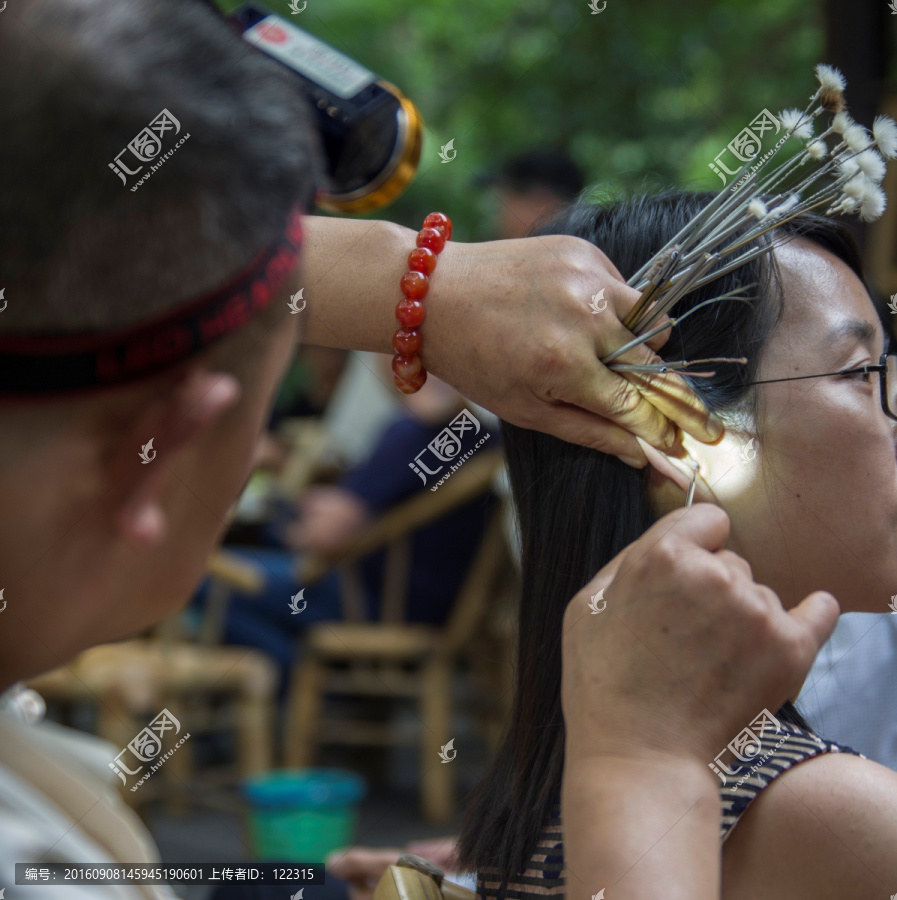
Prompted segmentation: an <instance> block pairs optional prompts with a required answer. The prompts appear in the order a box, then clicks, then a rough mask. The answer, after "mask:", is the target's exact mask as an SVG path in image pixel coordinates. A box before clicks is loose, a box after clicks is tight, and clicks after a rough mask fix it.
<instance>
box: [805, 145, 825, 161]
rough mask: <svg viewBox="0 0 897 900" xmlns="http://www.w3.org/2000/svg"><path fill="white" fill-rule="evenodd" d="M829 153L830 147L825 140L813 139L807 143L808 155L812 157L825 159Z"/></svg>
mask: <svg viewBox="0 0 897 900" xmlns="http://www.w3.org/2000/svg"><path fill="white" fill-rule="evenodd" d="M827 155H828V147H826V146H825V141H811V142H810V143H809V144H807V156H809V157H810V159H817V160H818V159H825V157H826V156H827Z"/></svg>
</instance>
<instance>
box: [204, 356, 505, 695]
mask: <svg viewBox="0 0 897 900" xmlns="http://www.w3.org/2000/svg"><path fill="white" fill-rule="evenodd" d="M385 363H386V364H385V365H384V366H383V368H384V373H383V374H384V375H385V374H386V373H387V372H388V371H389V362H388V360H386V361H385ZM465 404H466V401H465V400H464V398H463V397H462V396H461V395H460V394H459V393H458V392H457V391H455V390H454V389H453V388H451V387H450V386H449V385H447V384H445V383H444V382H442V381H440V380H439V379H438V378H429V379H428V380H427V383H426V384H425V385H424V387H423V388H422V389H421V390H420V391H418V392H417V393H416V394H411V395H408V396H406V397H404V398H403V405H402V406H401V407H400V408H399V411H398V412H397V413H396V415H395V416H394V418H393V419H392V421H391V422H389V423H388V424H387V426H386V427H385V429H383V431H382V433H381V434H380V436H379V438H378V439H377V440H376V441H375V443H374V446H373V448H372V449H371V452H370V454H369V456H368V458H367V459H366V460H364V461H363V462H362V463H361V464H359V465H357V466H355V467H353V468H352V469H351V470H349V471H348V472H346V473H345V474H344V475H343V476H342V477H341V478H340V479H339V482H338V483H337V484H332V485H316V486H312V487H310V488H308V489H307V490H306V491H304V492H303V494H302V495H301V496H300V497H299V498H298V499H297V501H296V504H295V509H294V510H289V511H287V512H286V516H285V520H284V521H281V522H280V524H279V526H277V527H275V528H274V529H272V530H273V531H274V532H275V533H277V532H279V533H280V539H279V540H277V539H275V540H274V542H273V543H274V546H271V547H264V548H261V547H240V546H233V545H229V548H228V549H229V550H231V551H233V552H234V553H236V554H237V555H238V556H240V557H241V558H242V559H243V560H245V561H247V562H249V563H252V564H254V565H255V566H257V567H258V568H259V569H260V570H261V572H262V574H263V575H264V578H265V587H264V589H263V591H262V592H261V593H260V594H242V593H240V592H235V593H234V594H233V595H232V596H231V598H230V600H229V603H228V609H227V618H226V623H225V633H224V639H225V641H227V642H228V643H232V644H239V645H243V646H249V647H256V648H258V649H260V650H263V651H264V652H265V653H267V654H268V655H269V656H271V657H272V658H273V659H274V660H275V661H276V662H277V663H278V665H279V667H280V670H281V676H282V678H281V692H282V693H283V691H285V690H286V687H287V682H288V677H287V676H288V673H289V670H290V668H291V666H292V665H293V664H294V663H295V662H296V651H297V637H298V636H299V635H300V634H301V633H302V632H303V631H304V630H305V629H306V628H307V627H308V626H309V625H311V624H313V623H317V622H323V621H333V620H339V619H342V618H343V604H342V594H343V584H342V581H343V579H342V577H341V575H340V574H339V573H337V572H330V573H328V574H327V575H325V576H324V577H323V578H321V579H320V580H318V581H316V582H314V583H313V584H311V585H308V586H306V585H304V584H303V583H302V575H301V573H302V564H303V561H304V559H305V558H306V556H307V555H308V554H319V555H326V556H331V555H334V554H339V553H340V551H343V550H348V549H350V548H351V546H352V544H353V543H354V542H355V541H356V540H357V539H358V538H359V537H361V535H363V534H364V533H365V531H366V530H367V529H368V528H369V527H370V525H371V523H372V522H373V521H374V520H375V519H376V518H377V517H378V516H381V515H383V514H384V513H386V512H387V511H388V510H390V509H392V508H394V507H395V506H397V505H399V504H400V503H402V502H403V501H405V500H407V499H408V498H409V497H411V496H413V495H414V494H417V493H420V492H422V491H426V490H429V489H430V488H432V487H433V485H434V484H435V481H433V482H432V483H430V482H424V481H422V480H421V477H420V476H419V475H417V474H415V472H414V471H413V470H412V468H411V465H410V464H411V463H412V462H413V460H414V458H415V457H416V456H417V455H418V454H420V453H421V451H422V450H424V449H425V448H426V447H427V445H428V444H429V442H430V441H432V440H433V439H434V438H435V437H436V436H437V435H438V434H439V433H440V432H441V431H442V430H443V429H444V428H445V427H446V425H447V424H448V423H449V421H451V420H452V419H453V418H454V417H455V416H456V415H457V414H458V413H460V412H461V411H462V410H463V409H464V408H465ZM488 432H489V429H488V426H487V425H486V424H485V423H484V424H483V425H482V432H481V433H480V436H481V437H485V433H488ZM498 446H499V439H498V434H497V432H496V433H495V434H492V436H491V437H490V438H489V439H488V440H487V441H486V443H485V444H484V445H483V449H497V448H498ZM464 449H465V450H466V449H468V448H467V447H466V446H465V448H464ZM492 507H493V498H492V497H491V495H490V496H486V497H483V496H480V497H476V498H474V499H473V500H470V501H468V502H467V503H465V504H463V505H462V506H460V507H458V508H456V509H452V510H450V511H448V512H447V513H445V514H444V515H442V516H441V517H439V518H438V519H436V520H435V521H433V522H430V523H429V524H427V525H424V526H423V527H421V528H419V529H418V530H417V531H416V532H415V533H414V535H413V537H412V540H411V561H410V565H409V576H408V594H407V597H408V605H407V609H406V618H407V621H409V622H421V623H427V624H432V625H440V624H442V623H443V622H445V620H446V619H447V617H448V614H449V611H450V609H451V605H452V603H453V601H454V599H455V597H456V596H457V593H458V591H459V590H460V588H461V583H462V581H463V579H464V577H465V575H466V574H467V570H468V568H469V567H470V564H471V562H472V561H473V557H474V555H475V553H476V551H477V549H478V547H479V544H480V541H481V539H482V537H483V533H484V530H485V527H486V522H487V521H488V517H489V514H490V512H491V510H492ZM290 519H292V521H290ZM385 562H386V554H385V552H383V551H377V552H375V553H372V554H371V555H369V556H368V557H366V558H365V559H363V560H361V561H360V564H359V574H360V577H361V583H362V588H363V590H364V594H365V597H364V602H365V613H366V615H367V617H368V619H369V620H371V621H375V620H377V619H378V618H379V615H380V604H381V601H382V599H383V598H382V596H381V594H382V588H383V576H384V567H385ZM299 591H302V595H301V598H302V600H301V601H300V600H297V604H298V605H300V606H301V607H302V612H301V614H296V612H295V608H294V606H292V605H291V598H292V597H293V596H295V595H296V594H298V592H299ZM203 593H204V592H203V591H201V592H200V601H201V599H202V595H203ZM302 601H304V604H303V603H302Z"/></svg>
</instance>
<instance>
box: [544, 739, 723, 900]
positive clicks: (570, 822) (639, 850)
mask: <svg viewBox="0 0 897 900" xmlns="http://www.w3.org/2000/svg"><path fill="white" fill-rule="evenodd" d="M561 804H562V818H563V823H564V862H565V866H566V872H565V875H566V881H567V885H566V895H567V900H591V898H592V897H593V896H594V895H595V894H600V892H601V890H602V888H605V889H607V892H608V900H656V898H657V897H661V896H662V897H664V898H665V900H719V895H720V845H719V829H720V801H719V792H718V790H717V787H716V785H715V779H714V778H713V775H712V774H711V773H710V771H709V770H708V769H707V768H706V767H702V766H701V765H700V763H693V762H691V761H676V760H673V759H670V760H664V759H663V758H661V757H658V759H657V760H653V759H652V760H648V761H641V760H630V759H619V760H618V759H605V758H584V759H583V758H580V759H576V758H570V757H569V756H568V759H567V761H566V763H565V768H564V782H563V791H562V798H561ZM601 896H603V895H601Z"/></svg>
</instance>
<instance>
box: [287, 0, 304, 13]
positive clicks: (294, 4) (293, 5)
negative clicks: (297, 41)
mask: <svg viewBox="0 0 897 900" xmlns="http://www.w3.org/2000/svg"><path fill="white" fill-rule="evenodd" d="M306 6H308V0H304V2H303V4H302V6H300V5H299V0H290V15H293V16H298V15H299V13H301V12H305V7H306Z"/></svg>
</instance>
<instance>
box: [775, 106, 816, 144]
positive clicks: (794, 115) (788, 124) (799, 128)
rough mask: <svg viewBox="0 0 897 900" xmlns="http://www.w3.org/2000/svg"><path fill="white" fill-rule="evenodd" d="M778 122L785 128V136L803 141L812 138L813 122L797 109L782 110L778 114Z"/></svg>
mask: <svg viewBox="0 0 897 900" xmlns="http://www.w3.org/2000/svg"><path fill="white" fill-rule="evenodd" d="M779 121H780V122H781V123H782V124H783V125H784V126H785V133H786V134H793V135H794V136H795V137H799V138H803V139H804V140H806V139H807V138H811V137H812V136H813V120H812V119H811V118H810V117H809V116H805V115H804V114H803V112H801V110H799V109H783V110H782V111H781V112H780V113H779Z"/></svg>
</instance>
